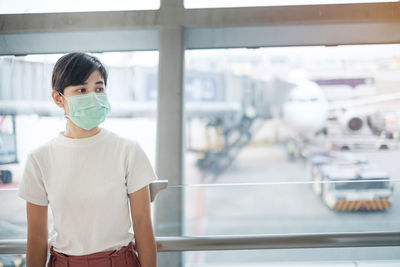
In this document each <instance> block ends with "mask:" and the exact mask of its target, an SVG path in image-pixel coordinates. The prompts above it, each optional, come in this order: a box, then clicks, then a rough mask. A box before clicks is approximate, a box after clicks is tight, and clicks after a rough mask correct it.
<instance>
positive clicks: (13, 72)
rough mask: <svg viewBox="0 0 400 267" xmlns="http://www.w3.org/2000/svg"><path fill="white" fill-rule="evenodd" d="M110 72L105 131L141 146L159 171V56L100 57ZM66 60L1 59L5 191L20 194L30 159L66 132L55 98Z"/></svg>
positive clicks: (0, 133) (0, 120) (0, 184)
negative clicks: (56, 74) (57, 75)
mask: <svg viewBox="0 0 400 267" xmlns="http://www.w3.org/2000/svg"><path fill="white" fill-rule="evenodd" d="M94 55H95V56H97V57H98V58H99V59H100V60H101V61H102V62H103V63H104V64H105V66H106V69H107V71H108V81H107V94H108V97H109V100H110V104H111V109H112V111H111V114H110V115H109V117H108V118H107V119H106V121H105V122H104V123H103V124H101V125H100V126H101V127H104V128H107V129H108V130H111V131H114V132H115V133H117V134H119V135H121V136H123V137H126V138H129V139H134V140H137V141H138V142H139V144H140V145H141V146H142V148H143V150H144V151H145V152H146V154H147V155H148V157H149V159H150V161H151V162H152V164H153V166H154V162H155V143H156V142H155V140H156V139H155V138H156V137H155V136H156V101H157V71H158V70H157V66H158V52H156V51H148V52H109V53H97V54H94ZM60 57H61V55H28V56H24V57H13V56H3V57H0V144H1V145H0V164H1V165H0V171H1V182H0V189H4V188H16V187H18V184H19V181H20V180H21V177H22V172H23V168H24V166H25V161H26V156H27V154H28V153H29V152H30V151H32V150H33V149H35V148H36V147H38V146H39V145H40V144H44V143H45V142H47V141H49V140H50V139H52V138H54V137H55V136H56V135H57V134H58V132H59V131H64V130H65V129H66V119H65V118H64V116H63V111H62V110H61V108H59V107H58V106H57V105H56V104H55V103H54V102H53V99H52V98H51V74H52V69H53V66H54V64H55V62H56V61H57V60H58V58H60Z"/></svg>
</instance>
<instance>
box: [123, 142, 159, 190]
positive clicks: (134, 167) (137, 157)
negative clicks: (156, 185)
mask: <svg viewBox="0 0 400 267" xmlns="http://www.w3.org/2000/svg"><path fill="white" fill-rule="evenodd" d="M128 155H129V159H128V167H127V175H126V184H127V188H128V194H131V193H133V192H136V191H138V190H139V189H141V188H143V187H145V186H146V185H148V184H150V183H151V182H153V181H154V180H157V175H156V173H155V172H154V169H153V167H152V166H151V164H150V161H149V159H148V158H147V156H146V154H145V153H144V151H143V149H142V148H141V147H140V145H139V144H138V143H137V142H135V145H134V146H133V151H130V153H128Z"/></svg>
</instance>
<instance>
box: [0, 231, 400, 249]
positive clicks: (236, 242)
mask: <svg viewBox="0 0 400 267" xmlns="http://www.w3.org/2000/svg"><path fill="white" fill-rule="evenodd" d="M156 242H157V248H158V252H172V251H175V252H178V251H200V250H246V249H289V248H298V249H301V248H334V247H336V248H337V247H381V246H400V232H377V233H335V234H286V235H243V236H198V237H192V236H179V237H156ZM25 253H26V239H8V240H6V239H4V240H0V254H25Z"/></svg>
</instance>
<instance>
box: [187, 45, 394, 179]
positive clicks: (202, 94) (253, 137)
mask: <svg viewBox="0 0 400 267" xmlns="http://www.w3.org/2000/svg"><path fill="white" fill-rule="evenodd" d="M185 66H186V69H185V75H186V76H185V80H186V83H185V94H186V100H185V112H186V116H185V117H186V130H185V133H186V148H187V152H186V155H185V180H184V181H183V183H184V184H200V183H224V184H225V183H249V182H250V183H253V182H255V183H264V182H267V183H268V182H294V183H296V182H299V181H308V180H309V179H311V177H315V178H313V179H317V180H322V181H330V180H331V181H335V180H344V181H347V180H355V179H359V178H365V179H371V178H376V179H387V178H391V179H397V178H399V176H400V173H399V169H398V167H397V163H396V162H397V161H396V160H397V158H398V157H399V156H400V154H399V153H400V152H399V148H400V143H399V140H400V108H399V107H400V106H399V101H400V89H399V88H400V87H399V85H400V46H399V45H365V46H361V45H359V46H338V47H281V48H260V49H220V50H188V51H186V62H185ZM337 186H339V187H340V185H337ZM345 186H347V185H345ZM358 186H364V185H362V184H359V185H358ZM368 186H372V185H368ZM373 186H376V187H381V186H385V185H384V183H375V184H374V185H373Z"/></svg>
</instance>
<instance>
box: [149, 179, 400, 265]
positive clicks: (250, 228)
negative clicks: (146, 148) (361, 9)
mask: <svg viewBox="0 0 400 267" xmlns="http://www.w3.org/2000/svg"><path fill="white" fill-rule="evenodd" d="M382 183H384V184H385V186H383V188H382V187H381V186H375V185H376V184H379V185H381V184H382ZM337 185H341V188H337ZM354 185H363V186H354ZM342 188H345V189H342ZM348 188H351V189H348ZM399 194H400V180H399V179H397V180H388V179H385V180H384V181H382V180H379V181H376V179H371V180H368V181H366V180H361V181H360V180H358V181H347V182H343V181H325V182H317V181H309V182H306V181H304V182H297V183H294V182H276V183H254V184H251V183H244V184H198V185H175V186H173V185H172V186H169V187H168V188H167V189H166V190H164V191H161V192H160V194H159V195H158V196H157V199H156V203H157V202H160V203H164V204H165V203H168V202H169V201H170V199H168V197H170V196H171V195H174V196H178V195H182V196H183V199H184V210H185V213H184V221H183V225H182V229H183V236H185V237H190V236H193V237H196V236H208V237H213V236H214V237H223V236H232V235H234V236H236V235H239V236H245V235H251V236H252V237H254V236H257V235H285V234H335V233H355V232H357V233H360V232H361V233H371V232H397V233H398V232H399V231H400V225H399V224H398V220H399V215H400V205H399V204H400V202H399ZM169 206H170V207H174V204H173V203H170V205H169ZM180 223H181V222H179V221H175V224H171V221H169V222H168V223H165V224H163V225H158V228H160V229H163V230H164V231H165V229H171V232H173V231H174V230H175V229H176V226H177V225H179V224H180ZM399 252H400V247H384V248H383V247H373V248H365V247H364V248H363V247H362V248H329V249H322V248H318V249H278V250H276V249H273V250H246V251H234V250H232V251H215V252H187V253H185V255H186V256H185V264H186V265H184V266H265V264H266V263H268V264H272V263H273V266H275V263H276V264H277V265H276V266H286V265H284V264H288V265H287V266H308V265H307V262H312V263H313V264H314V265H315V266H336V265H332V264H333V263H332V262H336V261H338V263H337V264H350V263H351V264H359V265H339V266H364V265H362V264H366V265H365V266H374V265H373V263H374V261H377V260H391V261H393V260H394V261H393V262H394V263H397V264H398V263H399V258H398V255H399ZM277 262H279V263H277ZM295 262H297V264H299V265H296V264H295ZM354 262H356V263H354ZM393 262H385V264H389V263H390V264H394V263H393ZM262 264H264V265H262ZM279 264H281V265H279ZM302 264H303V265H302ZM318 264H320V265H318ZM330 264H331V265H330ZM368 264H369V265H368ZM390 264H389V265H387V266H396V265H390ZM314 265H311V266H314ZM268 266H269V265H268ZM376 266H378V265H376ZM379 266H380V265H379ZM382 266H386V265H382Z"/></svg>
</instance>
